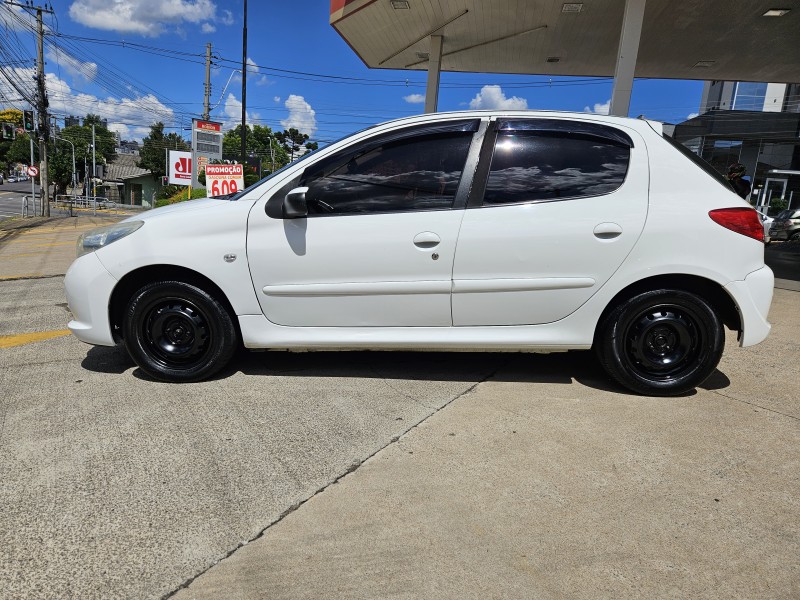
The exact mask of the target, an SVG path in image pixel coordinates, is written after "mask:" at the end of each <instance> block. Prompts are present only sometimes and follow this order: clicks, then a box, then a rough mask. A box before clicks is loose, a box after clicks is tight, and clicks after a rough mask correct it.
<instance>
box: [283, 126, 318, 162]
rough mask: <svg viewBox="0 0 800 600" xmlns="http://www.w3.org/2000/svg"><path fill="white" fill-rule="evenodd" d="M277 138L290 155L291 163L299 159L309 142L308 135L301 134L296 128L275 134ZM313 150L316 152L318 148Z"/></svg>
mask: <svg viewBox="0 0 800 600" xmlns="http://www.w3.org/2000/svg"><path fill="white" fill-rule="evenodd" d="M275 137H276V138H277V139H278V141H279V142H280V144H281V146H282V147H283V149H284V150H285V151H286V153H287V154H288V155H289V161H290V162H291V161H293V160H294V159H295V158H297V155H298V153H299V152H300V148H302V147H303V145H304V144H306V143H307V142H308V134H306V133H300V132H299V131H298V130H297V129H295V128H294V127H290V128H289V129H287V130H284V131H279V132H278V133H276V134H275ZM313 149H314V150H316V148H313Z"/></svg>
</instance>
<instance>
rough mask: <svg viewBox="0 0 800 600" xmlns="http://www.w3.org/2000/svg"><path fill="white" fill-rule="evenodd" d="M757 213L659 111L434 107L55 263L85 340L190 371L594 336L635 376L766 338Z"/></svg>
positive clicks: (766, 272)
mask: <svg viewBox="0 0 800 600" xmlns="http://www.w3.org/2000/svg"><path fill="white" fill-rule="evenodd" d="M763 233H764V232H763V228H762V225H761V221H760V220H759V217H758V214H757V213H756V211H755V210H753V209H752V208H750V206H749V205H748V204H747V203H746V202H745V201H744V200H742V199H740V198H739V197H738V196H736V194H734V192H733V191H732V189H731V188H730V187H729V186H728V185H727V183H726V182H725V180H724V179H723V178H722V177H721V176H719V175H717V174H716V172H715V171H713V169H711V168H710V167H708V166H707V165H705V164H704V163H702V162H701V161H699V159H697V157H696V156H695V155H693V154H692V153H691V152H689V151H687V150H685V149H684V148H683V147H682V146H680V145H678V144H676V143H674V142H672V141H671V140H670V139H669V138H667V137H665V136H664V135H663V134H662V130H661V125H660V124H658V123H654V122H650V121H646V120H636V119H622V118H614V117H604V116H598V115H589V114H565V113H543V112H528V111H522V112H483V111H470V112H459V113H440V114H428V115H421V116H415V117H411V118H407V119H401V120H398V121H392V122H389V123H384V124H382V125H379V126H376V127H372V128H370V129H367V130H365V131H361V132H359V133H356V134H354V135H352V136H350V137H349V138H346V139H344V140H341V141H338V142H336V143H334V144H331V145H330V146H328V147H326V148H324V149H321V150H318V151H317V152H315V153H313V154H309V155H306V156H304V157H303V158H301V159H300V160H299V161H297V162H295V163H293V164H291V165H289V166H287V167H285V168H284V169H283V170H281V171H278V172H276V173H274V174H272V175H271V176H269V177H267V178H266V179H264V180H262V181H261V182H259V183H258V184H256V185H255V186H252V187H251V188H249V189H247V190H244V191H243V192H241V193H239V194H238V195H237V196H235V197H234V198H232V199H231V200H230V201H222V200H197V201H192V202H186V203H183V204H179V205H173V206H170V207H166V208H162V209H157V210H153V211H150V212H148V213H146V214H144V215H142V216H136V217H133V218H131V219H128V220H126V221H123V222H121V223H119V224H117V225H112V226H110V227H105V228H101V229H99V230H95V231H93V232H89V233H86V234H84V235H83V236H81V238H80V240H79V242H78V254H79V258H78V259H77V260H76V261H75V262H74V263H73V265H72V266H71V268H70V270H69V272H68V273H67V276H66V291H67V299H68V301H69V307H70V309H71V311H72V313H73V315H74V320H73V321H71V322H70V323H69V328H70V329H71V330H72V332H73V333H74V334H75V335H76V336H77V337H78V338H79V339H81V340H83V341H85V342H88V343H90V344H102V345H114V344H117V343H119V342H120V341H122V342H124V344H125V347H126V348H127V350H128V352H129V353H130V355H131V356H132V357H133V359H134V360H135V361H136V363H137V364H138V365H139V366H140V367H141V368H142V370H143V371H145V372H146V373H148V374H149V375H151V376H152V377H155V378H157V379H162V380H168V381H197V380H201V379H204V378H207V377H209V376H211V375H212V374H214V373H215V372H217V371H218V370H219V369H221V368H223V367H224V366H225V365H226V364H227V363H228V362H229V361H230V359H231V357H232V356H233V354H234V351H235V350H236V348H237V347H238V346H239V345H240V344H244V346H245V347H247V348H268V349H369V348H373V349H378V348H379V349H427V350H430V349H436V350H464V349H469V350H492V351H496V350H510V351H526V352H553V351H565V350H572V349H589V348H594V350H595V351H596V353H597V355H598V357H599V359H600V361H601V363H602V364H603V366H604V367H605V369H606V370H607V371H608V373H609V375H610V376H611V377H613V378H614V379H615V380H616V381H618V382H619V383H621V384H622V385H623V386H625V387H627V388H629V389H631V390H633V391H636V392H639V393H643V394H654V395H671V394H680V393H683V392H686V391H687V390H690V389H692V388H694V387H695V386H697V385H699V384H700V383H702V382H703V381H704V380H705V379H706V378H707V377H708V376H709V375H710V374H711V373H712V372H713V371H714V369H715V367H716V366H717V364H718V362H719V360H720V357H721V354H722V351H723V346H724V331H723V325H725V326H727V327H729V328H731V329H734V330H737V331H738V332H739V341H740V345H742V346H750V345H752V344H757V343H759V342H760V341H762V340H763V339H764V338H765V337H766V336H767V334H768V333H769V330H770V325H769V323H768V322H767V313H768V311H769V306H770V302H771V300H772V290H773V274H772V271H770V269H769V268H767V267H765V266H764V245H763Z"/></svg>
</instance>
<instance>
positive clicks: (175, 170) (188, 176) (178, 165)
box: [169, 150, 192, 185]
mask: <svg viewBox="0 0 800 600" xmlns="http://www.w3.org/2000/svg"><path fill="white" fill-rule="evenodd" d="M169 182H170V184H172V185H191V184H192V153H191V152H181V151H178V150H170V151H169Z"/></svg>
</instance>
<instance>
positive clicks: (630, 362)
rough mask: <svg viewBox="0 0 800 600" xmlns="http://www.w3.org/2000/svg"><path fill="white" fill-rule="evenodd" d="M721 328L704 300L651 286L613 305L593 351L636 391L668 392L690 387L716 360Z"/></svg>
mask: <svg viewBox="0 0 800 600" xmlns="http://www.w3.org/2000/svg"><path fill="white" fill-rule="evenodd" d="M724 347H725V332H724V329H723V325H722V322H721V320H720V318H719V315H717V313H716V312H715V311H714V309H713V308H712V307H711V306H710V305H709V304H708V302H707V301H706V300H705V299H703V298H701V297H700V296H697V295H695V294H692V293H689V292H685V291H680V290H667V289H663V290H654V291H649V292H645V293H641V294H638V295H636V296H634V297H632V298H629V299H628V300H625V301H623V302H621V303H620V304H619V305H617V306H616V307H615V308H614V309H613V310H612V311H611V312H610V313H609V314H608V315H607V316H606V317H605V319H604V320H603V322H602V323H601V324H600V327H599V328H598V332H597V338H596V340H595V351H596V352H597V355H598V358H599V359H600V362H601V364H602V365H603V367H604V368H605V370H606V371H607V372H608V374H609V375H611V377H613V378H614V379H615V380H617V381H618V382H619V383H621V384H622V385H623V386H625V387H626V388H628V389H630V390H633V391H634V392H637V393H640V394H646V395H654V396H672V395H676V394H683V393H685V392H687V391H689V390H692V389H694V388H695V387H697V386H698V385H700V384H701V383H703V381H705V380H706V379H707V378H708V376H709V375H711V373H712V372H713V371H714V369H715V368H716V367H717V365H718V364H719V361H720V358H721V357H722V351H723V349H724Z"/></svg>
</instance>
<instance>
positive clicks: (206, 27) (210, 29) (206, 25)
mask: <svg viewBox="0 0 800 600" xmlns="http://www.w3.org/2000/svg"><path fill="white" fill-rule="evenodd" d="M216 30H217V28H216V27H214V26H213V25H212V24H211V23H203V26H202V27H201V28H200V31H202V32H203V33H214V32H215V31H216Z"/></svg>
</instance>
